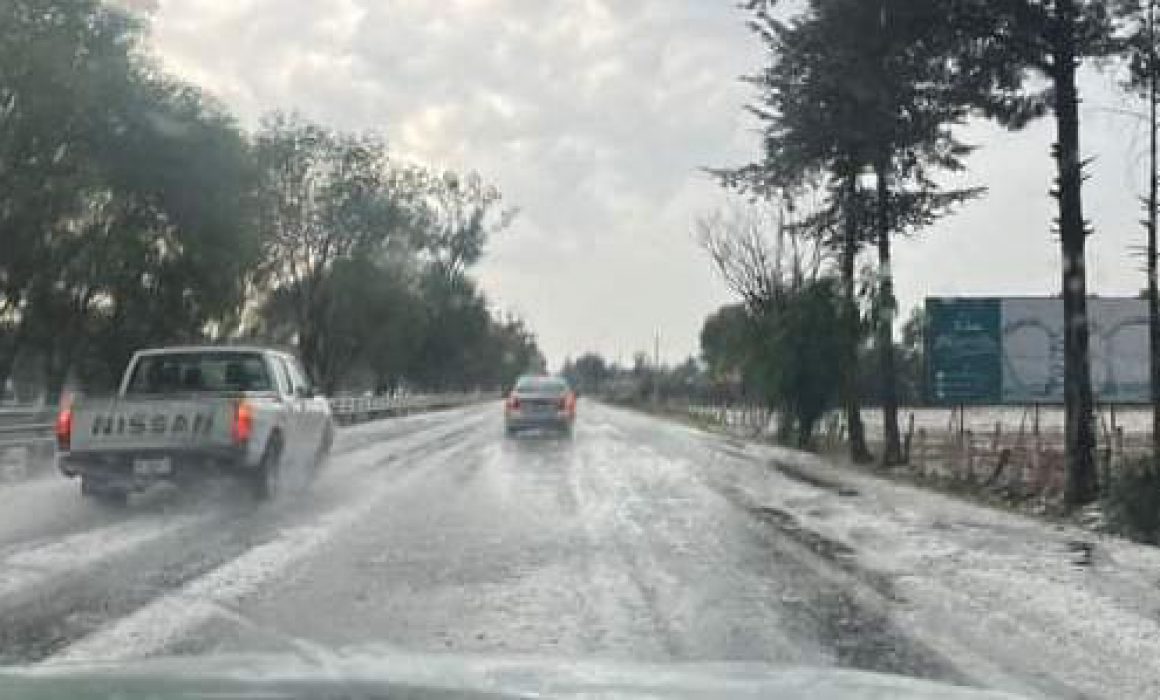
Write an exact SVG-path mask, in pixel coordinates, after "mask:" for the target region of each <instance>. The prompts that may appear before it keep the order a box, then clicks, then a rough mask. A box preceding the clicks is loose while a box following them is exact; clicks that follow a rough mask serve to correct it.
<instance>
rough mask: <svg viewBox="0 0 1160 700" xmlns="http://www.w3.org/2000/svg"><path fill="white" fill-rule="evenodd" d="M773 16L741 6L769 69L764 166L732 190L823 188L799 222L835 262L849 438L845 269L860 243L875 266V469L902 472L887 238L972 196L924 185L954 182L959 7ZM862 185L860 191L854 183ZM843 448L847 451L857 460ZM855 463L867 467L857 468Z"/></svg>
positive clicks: (852, 355) (964, 103) (879, 1)
mask: <svg viewBox="0 0 1160 700" xmlns="http://www.w3.org/2000/svg"><path fill="white" fill-rule="evenodd" d="M775 5H776V3H775V2H769V1H763V0H752V2H750V3H748V6H749V7H750V8H751V9H752V10H753V13H754V15H753V16H754V19H753V21H752V23H751V24H752V26H753V27H754V28H755V30H756V31H757V32H758V34H759V36H760V37H761V38H762V40H763V41H764V42H765V43H766V45H767V46H768V47H769V49H770V53H771V56H772V60H771V64H770V66H769V67H768V68H767V69H766V71H765V72H764V73H763V74H762V75H761V76H759V77H758V78H756V79H755V80H754V82H755V83H756V84H757V85H758V88H759V90H760V95H761V100H760V102H759V104H758V106H756V107H755V108H754V109H753V112H754V113H755V114H757V116H758V117H759V118H760V119H761V120H762V121H763V123H764V124H765V127H766V130H765V134H766V142H765V154H764V155H765V158H764V160H763V161H762V162H761V163H759V164H755V165H753V166H750V167H749V168H748V169H743V170H742V171H737V173H735V174H734V176H735V177H740V178H741V179H742V180H748V181H749V186H750V187H751V188H752V187H754V186H756V187H757V188H759V189H760V188H767V189H769V188H772V190H773V191H779V190H781V191H784V190H785V189H786V188H787V187H789V188H800V186H801V183H802V182H807V183H808V182H810V181H811V180H813V179H816V178H817V177H818V176H821V177H823V178H824V179H826V180H828V181H829V184H828V188H829V190H830V193H831V194H830V199H831V202H830V208H831V210H832V211H831V212H822V213H821V215H820V216H815V217H811V218H810V219H808V220H807V221H809V222H810V224H811V225H818V224H823V225H822V226H818V228H817V233H818V235H821V236H826V237H830V236H832V231H833V225H834V223H835V222H836V221H838V220H841V230H842V234H841V236H840V237H839V238H837V239H834V238H830V240H831V241H832V242H833V243H834V244H836V245H835V247H836V249H837V250H838V251H839V253H840V261H841V265H840V270H841V272H842V279H843V284H844V291H845V298H846V305H845V308H846V311H845V315H846V321H845V327H846V328H847V334H846V335H847V350H846V362H845V364H846V366H847V367H848V368H849V375H850V376H848V377H847V385H846V394H847V416H848V419H850V423H851V433H852V436H853V435H855V434H856V433H857V432H859V431H860V421H856V420H854V419H855V414H856V411H854V410H852V408H853V407H854V406H855V405H856V399H855V398H851V396H852V394H853V389H852V387H851V385H850V378H851V377H856V376H857V359H856V358H857V337H858V336H857V333H856V327H857V323H858V320H857V315H856V305H855V303H854V299H853V290H854V286H855V285H854V280H853V274H854V268H855V266H856V263H855V258H856V256H857V253H858V248H859V246H860V245H861V244H862V242H872V243H873V244H874V246H875V248H876V250H877V254H878V291H877V295H876V298H877V302H878V303H877V305H876V311H877V314H876V317H875V321H876V322H875V328H876V336H877V345H878V349H879V353H878V354H879V361H880V367H879V375H880V377H881V380H882V383H883V384H882V390H881V396H882V404H883V411H884V418H885V420H884V427H885V434H884V441H883V443H884V444H883V453H882V462H883V463H884V464H893V463H896V462H897V461H899V460H900V459H901V441H900V435H899V430H898V420H897V395H896V393H897V387H896V383H897V377H896V370H895V351H894V342H893V320H894V311H895V308H894V307H895V301H894V294H893V286H894V284H893V276H894V270H893V268H892V265H891V237H892V236H894V235H899V234H902V233H907V232H911V231H914V230H917V229H919V228H922V227H924V226H927V225H929V224H931V223H933V222H934V221H935V220H936V219H937V218H939V217H941V216H944V215H946V214H947V213H949V212H950V211H951V210H952V209H953V207H954V206H955V205H957V204H960V203H962V202H964V201H967V200H969V199H971V198H974V197H977V196H979V195H980V194H981V190H979V189H963V190H952V191H942V190H941V189H940V188H939V186H938V185H937V183H936V182H935V180H934V179H933V173H934V171H937V170H959V169H962V167H963V164H962V158H963V157H964V156H965V155H966V154H967V153H969V152H970V148H968V147H967V146H965V145H964V144H962V143H960V142H959V141H958V140H957V139H956V138H955V137H954V134H953V130H952V127H953V126H955V125H958V124H960V123H962V122H963V121H964V119H965V117H966V115H967V114H968V113H969V110H970V108H971V106H972V104H973V103H972V102H971V101H970V100H969V99H968V97H970V96H971V95H973V92H972V91H971V90H969V89H968V88H969V87H971V86H973V85H974V83H975V82H976V81H977V77H976V76H975V74H974V73H973V72H972V71H969V70H965V69H964V68H963V64H962V63H961V62H960V59H959V57H960V55H961V54H963V53H964V52H965V51H966V50H967V49H969V48H970V45H969V42H967V41H965V40H964V37H963V35H962V33H961V32H959V31H957V30H956V29H955V28H954V25H953V23H952V24H949V25H948V22H947V19H948V16H953V15H954V13H955V11H956V7H957V5H958V2H957V0H932V1H931V2H922V3H916V2H907V1H905V0H812V1H811V2H810V3H809V4H808V7H807V9H806V11H805V12H803V13H802V14H801V15H800V16H798V17H797V18H796V19H795V20H794V21H792V22H789V23H787V22H783V21H781V20H780V19H778V18H777V17H776V16H775V15H774V13H773V12H772V9H773V7H774V6H775ZM866 172H870V173H873V175H874V181H875V182H874V185H873V187H872V191H869V192H864V191H862V190H861V188H860V185H859V181H860V179H861V177H862V175H863V174H864V173H866ZM854 442H855V440H852V449H854V450H855V451H858V450H857V449H856V445H855V444H854ZM855 456H856V457H859V456H860V457H865V455H864V454H863V455H855Z"/></svg>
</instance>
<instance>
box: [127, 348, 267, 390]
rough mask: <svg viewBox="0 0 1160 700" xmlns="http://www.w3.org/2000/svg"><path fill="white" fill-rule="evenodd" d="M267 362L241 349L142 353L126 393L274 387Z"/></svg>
mask: <svg viewBox="0 0 1160 700" xmlns="http://www.w3.org/2000/svg"><path fill="white" fill-rule="evenodd" d="M273 389H274V383H273V381H272V380H271V378H270V374H269V372H268V371H267V370H266V363H265V361H264V360H263V359H262V356H261V355H258V354H247V353H240V352H196V353H165V354H163V355H146V356H144V357H141V358H140V359H139V360H138V361H137V364H136V366H135V367H134V368H133V376H132V377H131V378H130V379H129V386H128V389H127V392H126V393H127V394H129V395H156V394H186V393H202V392H206V393H229V392H238V391H273Z"/></svg>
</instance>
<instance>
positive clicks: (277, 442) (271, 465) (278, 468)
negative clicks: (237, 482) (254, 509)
mask: <svg viewBox="0 0 1160 700" xmlns="http://www.w3.org/2000/svg"><path fill="white" fill-rule="evenodd" d="M281 477H282V440H281V438H279V437H277V436H275V437H272V438H270V443H269V444H268V445H266V451H265V452H264V453H262V461H261V463H259V464H258V468H257V469H255V470H254V473H253V474H251V475H250V477H249V478H250V491H251V492H252V493H253V495H254V499H255V500H258V501H268V500H270V499H271V498H273V497H274V496H275V495H276V494H277V493H278V485H279V482H280V481H281Z"/></svg>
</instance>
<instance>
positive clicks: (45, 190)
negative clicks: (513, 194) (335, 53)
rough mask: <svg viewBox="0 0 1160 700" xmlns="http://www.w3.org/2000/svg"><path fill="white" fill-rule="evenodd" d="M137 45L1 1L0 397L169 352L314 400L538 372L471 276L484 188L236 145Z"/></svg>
mask: <svg viewBox="0 0 1160 700" xmlns="http://www.w3.org/2000/svg"><path fill="white" fill-rule="evenodd" d="M145 33H146V27H145V26H144V25H143V24H142V22H141V21H140V20H139V19H138V18H137V17H135V16H134V15H132V14H130V13H128V12H125V11H122V10H120V9H118V8H116V7H115V6H113V5H111V4H109V3H105V2H101V1H100V0H68V1H67V2H65V1H63V0H8V1H7V2H4V3H0V388H2V387H5V386H6V385H9V384H12V385H15V387H16V388H17V389H19V390H20V391H21V393H31V394H41V393H44V394H47V396H48V397H49V398H50V400H51V399H52V398H54V397H55V396H57V395H59V392H60V391H61V390H62V388H63V387H64V386H65V385H66V383H76V384H78V385H79V386H83V387H86V388H95V389H108V388H110V387H111V386H112V385H113V383H114V382H115V380H116V378H117V376H118V375H119V373H120V371H121V369H122V368H123V366H124V364H125V362H126V360H127V358H128V356H129V354H130V353H132V352H133V351H134V350H135V349H137V348H140V347H142V346H151V345H159V344H171V343H202V342H246V341H249V342H262V343H275V344H280V345H285V346H290V347H294V348H296V349H297V350H298V352H299V353H300V355H301V356H302V358H303V360H304V362H305V364H306V365H307V367H308V369H309V370H310V371H311V373H312V374H313V375H314V378H315V380H316V381H317V382H318V383H319V384H320V386H321V388H322V389H323V390H324V391H326V392H335V391H339V390H342V389H355V388H358V389H366V388H373V389H378V390H388V389H393V388H396V387H399V386H401V385H407V386H411V387H419V388H430V389H452V388H471V387H487V388H490V387H496V386H499V385H502V384H505V383H508V382H510V381H511V379H512V378H513V377H514V376H515V375H516V374H518V373H519V372H521V371H524V370H526V369H529V368H534V367H539V366H542V364H543V358H542V355H541V354H540V351H539V349H538V348H537V345H536V341H535V338H534V336H533V335H532V334H531V332H530V331H529V330H528V329H527V328H526V327H525V325H524V324H523V323H522V322H521V321H520V320H519V319H516V318H510V317H500V316H498V315H497V314H495V313H493V312H492V311H491V309H490V305H489V303H488V300H487V299H486V297H485V296H484V295H483V294H482V292H481V291H480V290H479V288H478V286H477V285H476V283H475V282H474V281H473V279H472V278H471V276H470V272H471V269H472V267H473V266H474V265H475V264H476V263H477V262H478V261H479V259H480V257H481V256H482V254H483V252H484V249H485V247H486V245H487V242H488V239H489V238H490V237H491V236H493V235H495V234H497V233H499V232H501V231H502V230H504V229H505V228H506V227H507V226H508V225H509V224H510V222H511V220H512V217H513V216H514V211H513V210H512V209H511V208H509V207H506V206H505V205H504V203H503V200H502V197H501V194H500V193H499V192H498V191H497V190H496V189H495V188H494V187H492V186H490V185H488V184H487V183H486V182H485V181H484V180H483V179H482V178H481V177H480V176H478V175H476V174H457V173H452V172H437V171H434V170H431V169H428V168H424V167H420V166H416V165H413V164H408V163H403V162H400V161H398V160H397V159H395V158H394V157H392V155H391V153H390V151H389V149H388V147H387V145H386V143H385V142H384V141H383V140H382V139H381V138H380V137H379V136H378V135H376V134H373V133H372V134H355V133H346V132H343V131H339V130H335V129H332V128H329V127H327V126H325V125H322V124H317V123H314V122H311V121H309V120H306V119H303V118H301V117H298V116H295V115H287V114H283V113H272V114H269V115H267V116H266V117H265V118H264V119H263V120H262V122H261V125H260V127H259V128H258V129H257V130H256V131H255V132H253V133H247V132H246V131H244V130H243V129H242V128H241V127H240V126H239V125H238V123H237V121H236V120H235V118H234V117H233V115H231V114H230V113H229V112H228V111H227V110H226V109H225V108H224V107H223V106H222V105H221V104H219V103H218V102H216V101H215V100H214V99H212V98H211V97H209V96H208V95H207V94H205V93H204V92H202V91H201V90H199V89H198V88H197V87H195V86H193V85H189V84H187V83H184V82H182V81H180V80H177V79H175V78H174V77H173V76H171V75H169V74H167V73H166V72H165V71H164V70H163V69H162V68H161V67H160V66H159V64H158V62H157V60H156V59H155V58H154V57H153V56H151V55H150V54H149V53H148V51H146V50H145V49H144V47H143V43H144V39H145V35H146V34H145ZM10 380H11V381H10Z"/></svg>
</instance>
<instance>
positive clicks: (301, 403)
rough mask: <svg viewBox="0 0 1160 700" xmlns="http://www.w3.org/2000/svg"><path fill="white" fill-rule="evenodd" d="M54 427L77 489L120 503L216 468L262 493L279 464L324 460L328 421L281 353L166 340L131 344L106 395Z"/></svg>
mask: <svg viewBox="0 0 1160 700" xmlns="http://www.w3.org/2000/svg"><path fill="white" fill-rule="evenodd" d="M56 434H57V443H58V448H59V449H58V458H57V459H58V466H59V468H60V470H61V472H63V473H64V474H65V475H66V476H69V477H80V480H81V493H82V494H83V495H85V496H87V497H92V498H95V499H97V500H100V501H104V502H109V503H116V504H123V503H125V502H126V501H127V499H128V495H129V494H130V493H132V492H135V491H143V490H145V489H146V488H148V487H149V486H151V485H153V484H155V483H157V482H159V481H165V482H172V483H177V484H182V483H187V482H190V481H194V480H197V479H200V478H203V477H205V476H207V475H210V474H221V473H226V474H231V475H234V476H236V477H238V478H240V479H241V481H242V482H243V483H244V484H246V486H247V487H248V488H249V490H250V491H251V493H252V494H253V496H254V497H255V498H257V499H259V500H264V499H267V498H270V497H271V496H272V495H274V493H275V492H276V491H277V489H278V486H279V484H280V483H281V481H282V478H283V476H285V473H286V472H287V470H288V469H291V468H294V469H297V470H298V472H297V473H299V474H304V475H306V476H310V474H311V472H313V471H314V470H316V469H317V468H318V467H319V466H320V465H321V464H322V462H324V461H325V459H326V455H327V453H328V452H329V450H330V445H331V442H332V441H333V439H334V421H333V418H332V416H331V413H330V405H329V403H328V402H327V401H326V399H325V398H322V397H319V396H316V395H315V392H314V391H313V389H312V388H311V387H310V384H309V382H308V380H307V379H306V375H305V373H304V372H303V371H302V366H301V365H300V364H299V362H298V360H297V359H296V358H295V357H294V356H292V355H290V354H287V353H284V352H281V351H278V350H270V349H265V348H257V347H174V348H160V349H154V350H142V351H139V352H137V353H136V354H135V355H134V356H133V358H132V360H130V362H129V366H128V368H126V370H125V375H124V377H123V378H122V380H121V385H120V389H119V390H118V392H117V394H116V395H115V396H114V397H113V398H112V399H108V400H91V401H90V400H80V401H77V402H75V403H73V404H72V405H68V406H63V407H62V410H61V412H60V415H59V416H58V418H57V424H56Z"/></svg>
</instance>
